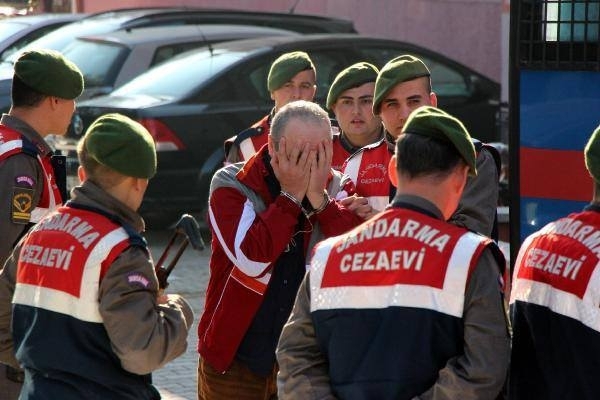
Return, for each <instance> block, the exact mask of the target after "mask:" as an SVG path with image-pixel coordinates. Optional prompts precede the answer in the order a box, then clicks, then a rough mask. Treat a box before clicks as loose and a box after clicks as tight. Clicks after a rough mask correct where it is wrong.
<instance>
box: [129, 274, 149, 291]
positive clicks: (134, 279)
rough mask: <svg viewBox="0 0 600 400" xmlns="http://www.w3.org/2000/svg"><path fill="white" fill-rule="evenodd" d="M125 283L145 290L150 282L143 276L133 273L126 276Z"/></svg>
mask: <svg viewBox="0 0 600 400" xmlns="http://www.w3.org/2000/svg"><path fill="white" fill-rule="evenodd" d="M127 283H129V284H130V285H134V286H142V287H144V288H147V287H148V285H150V280H149V279H148V278H146V277H145V276H144V275H142V274H139V273H133V274H129V275H127Z"/></svg>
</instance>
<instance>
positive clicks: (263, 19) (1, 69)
mask: <svg viewBox="0 0 600 400" xmlns="http://www.w3.org/2000/svg"><path fill="white" fill-rule="evenodd" d="M199 24H202V25H207V24H220V25H221V24H229V25H252V26H262V27H265V28H266V27H269V28H278V29H284V30H287V31H293V32H296V33H330V32H339V33H347V32H356V31H355V30H354V25H353V23H352V21H348V20H344V19H340V18H330V17H320V16H314V15H303V14H280V13H269V12H253V11H236V10H221V9H209V8H190V7H149V8H129V9H118V10H111V11H105V12H101V13H96V14H92V15H89V16H88V17H86V18H83V19H81V20H79V21H77V22H74V23H70V24H68V25H65V26H62V27H60V28H58V29H56V30H55V31H53V32H50V33H49V34H47V35H45V36H43V37H41V38H39V39H38V40H35V41H33V42H31V43H29V44H28V45H27V46H25V47H23V48H21V49H20V50H19V51H18V52H15V53H13V54H12V55H10V56H8V57H7V58H6V59H3V60H2V62H1V63H0V111H1V112H6V111H7V110H8V109H9V107H10V88H11V82H12V74H13V64H14V62H15V60H16V59H17V58H18V57H19V55H20V54H21V52H22V51H26V50H29V49H33V48H44V49H52V50H58V51H61V52H62V51H64V50H65V49H66V48H67V47H68V46H69V45H70V44H71V43H73V42H74V41H75V40H76V38H77V37H81V36H90V35H102V34H106V33H109V32H115V31H118V30H126V29H133V28H142V27H158V26H176V25H199ZM249 37H250V36H249Z"/></svg>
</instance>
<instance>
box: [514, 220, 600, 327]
mask: <svg viewBox="0 0 600 400" xmlns="http://www.w3.org/2000/svg"><path fill="white" fill-rule="evenodd" d="M554 227H555V224H554V223H550V224H548V225H546V226H545V227H544V228H543V229H541V230H540V231H538V232H537V233H536V234H533V235H531V236H529V237H528V238H527V239H525V241H524V242H523V244H522V245H521V250H520V251H519V254H518V256H517V260H516V262H515V271H514V272H513V276H514V277H515V279H514V281H513V285H512V289H511V296H510V304H511V305H513V304H514V303H515V302H516V301H522V302H525V303H531V304H536V305H538V306H542V307H546V308H548V309H550V310H551V311H553V312H555V313H557V314H560V315H564V316H566V317H570V318H573V319H575V320H577V321H580V322H581V323H582V324H584V325H585V326H587V327H589V328H591V329H593V330H595V331H597V332H600V263H598V264H597V265H596V267H595V268H594V271H593V272H592V275H591V276H590V279H589V282H588V286H587V288H586V291H585V293H584V295H583V298H579V297H577V296H576V295H575V294H573V293H569V292H567V291H564V290H560V289H558V288H556V287H553V286H552V285H550V284H547V283H543V282H538V281H533V280H529V279H523V278H518V276H519V271H520V269H521V268H522V264H523V257H524V256H525V254H526V253H527V250H528V249H529V247H530V245H531V243H532V242H533V240H534V239H535V238H537V237H538V236H541V235H542V234H547V233H549V232H552V230H553V229H554Z"/></svg>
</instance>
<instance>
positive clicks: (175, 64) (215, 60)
mask: <svg viewBox="0 0 600 400" xmlns="http://www.w3.org/2000/svg"><path fill="white" fill-rule="evenodd" d="M245 54H246V53H241V52H223V53H212V52H211V51H209V50H201V51H193V52H192V53H185V54H182V55H181V56H179V57H177V58H174V59H172V60H169V61H167V62H165V63H163V64H160V65H158V66H156V67H155V68H152V69H150V70H149V71H148V72H146V73H144V74H142V75H140V76H138V77H136V78H134V79H133V80H132V81H130V82H129V83H126V84H125V85H123V86H121V88H119V89H117V90H115V91H114V92H112V95H114V96H129V95H139V94H143V95H150V96H158V97H168V98H178V99H179V98H183V97H185V96H186V95H187V94H188V93H190V92H192V91H194V90H196V89H197V88H198V87H200V86H201V85H202V83H203V82H206V81H207V80H209V79H210V78H211V77H212V76H214V75H216V74H218V73H219V72H221V71H223V70H225V69H227V68H228V67H229V66H230V65H232V64H234V63H235V62H236V61H238V60H239V59H241V58H242V57H243V56H244V55H245Z"/></svg>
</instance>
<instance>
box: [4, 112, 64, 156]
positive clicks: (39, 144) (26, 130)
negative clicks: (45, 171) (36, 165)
mask: <svg viewBox="0 0 600 400" xmlns="http://www.w3.org/2000/svg"><path fill="white" fill-rule="evenodd" d="M0 124H2V125H4V126H7V127H9V128H11V129H14V130H15V131H17V132H19V133H20V134H21V135H23V136H25V138H26V139H28V140H29V141H30V142H31V143H33V144H34V145H35V147H36V149H37V151H38V153H39V154H40V155H41V156H46V155H48V154H52V152H53V151H52V148H51V147H50V146H49V145H48V143H46V141H45V140H44V138H43V137H42V136H41V135H40V134H39V133H37V132H36V130H35V129H33V128H32V127H31V126H30V125H29V124H28V123H27V122H25V121H23V120H22V119H20V118H17V117H15V116H13V115H8V114H2V118H0Z"/></svg>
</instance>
